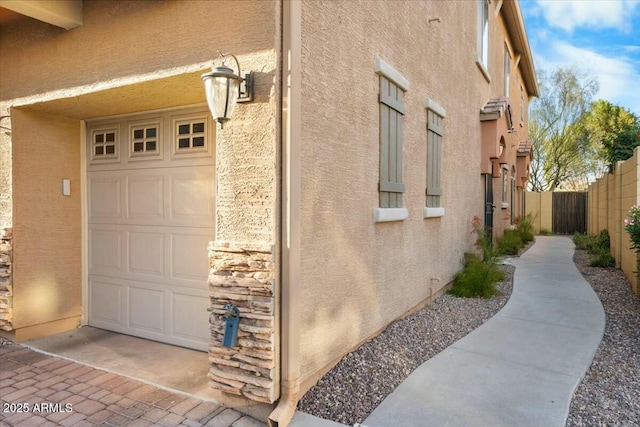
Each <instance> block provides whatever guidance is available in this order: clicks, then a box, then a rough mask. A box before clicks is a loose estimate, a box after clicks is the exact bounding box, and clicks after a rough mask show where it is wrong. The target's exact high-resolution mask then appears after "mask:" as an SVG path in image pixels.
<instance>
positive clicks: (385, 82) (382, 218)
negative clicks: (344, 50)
mask: <svg viewBox="0 0 640 427" xmlns="http://www.w3.org/2000/svg"><path fill="white" fill-rule="evenodd" d="M374 67H375V72H376V74H377V75H378V76H380V94H379V104H380V178H379V187H378V191H379V197H380V201H379V206H380V207H377V208H375V209H374V215H373V219H374V221H375V222H390V221H403V220H405V219H407V218H408V217H409V211H408V210H407V209H406V208H404V207H402V205H403V201H402V195H403V193H404V184H403V182H402V163H403V154H402V125H403V120H404V114H405V108H404V94H405V92H406V91H408V90H409V81H408V80H407V79H406V78H405V77H404V76H403V75H402V74H401V73H400V72H398V71H397V70H396V69H395V68H393V67H392V66H391V65H389V64H387V63H386V62H385V61H383V60H382V59H381V58H380V57H376V58H375V62H374Z"/></svg>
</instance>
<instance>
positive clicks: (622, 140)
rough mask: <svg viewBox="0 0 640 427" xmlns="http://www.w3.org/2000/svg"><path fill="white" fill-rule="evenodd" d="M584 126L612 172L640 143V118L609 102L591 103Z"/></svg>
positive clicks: (601, 157) (600, 156) (599, 154)
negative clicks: (617, 163)
mask: <svg viewBox="0 0 640 427" xmlns="http://www.w3.org/2000/svg"><path fill="white" fill-rule="evenodd" d="M585 127H586V130H587V133H588V135H589V139H590V141H591V144H592V145H593V146H595V147H598V156H599V158H600V159H601V160H602V162H603V163H604V164H605V165H606V166H607V169H608V171H609V172H613V170H614V168H615V164H616V162H618V161H621V160H627V159H628V158H629V157H631V156H632V155H633V149H634V148H636V147H637V146H639V145H640V118H638V117H637V116H635V115H634V114H633V113H631V112H629V111H627V110H625V109H624V107H620V106H617V105H614V104H612V103H610V102H609V101H604V100H598V101H596V102H594V103H593V104H591V111H590V112H589V114H588V115H587V117H586V119H585Z"/></svg>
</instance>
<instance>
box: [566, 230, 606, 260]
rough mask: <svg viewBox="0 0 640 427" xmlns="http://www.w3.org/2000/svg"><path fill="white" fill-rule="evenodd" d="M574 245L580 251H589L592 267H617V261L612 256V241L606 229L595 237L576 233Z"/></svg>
mask: <svg viewBox="0 0 640 427" xmlns="http://www.w3.org/2000/svg"><path fill="white" fill-rule="evenodd" d="M573 243H574V244H575V245H576V248H578V249H586V250H587V251H589V265H591V266H592V267H605V268H606V267H615V266H616V259H615V258H614V257H613V256H612V255H611V240H610V238H609V232H608V231H607V230H606V229H605V230H602V231H600V233H598V234H597V235H595V236H587V235H586V234H579V233H576V234H574V235H573Z"/></svg>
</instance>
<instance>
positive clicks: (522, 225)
mask: <svg viewBox="0 0 640 427" xmlns="http://www.w3.org/2000/svg"><path fill="white" fill-rule="evenodd" d="M516 231H517V232H518V234H519V235H520V239H521V240H522V242H523V243H528V242H532V241H533V216H532V215H531V214H526V215H525V216H523V217H520V218H518V219H517V220H516Z"/></svg>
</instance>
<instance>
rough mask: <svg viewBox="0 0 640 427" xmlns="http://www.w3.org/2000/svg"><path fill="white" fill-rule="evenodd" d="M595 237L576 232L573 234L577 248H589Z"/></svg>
mask: <svg viewBox="0 0 640 427" xmlns="http://www.w3.org/2000/svg"><path fill="white" fill-rule="evenodd" d="M592 239H593V238H592V237H591V236H587V235H586V234H581V233H576V234H574V235H573V244H574V245H576V248H577V249H587V247H588V245H589V243H590V242H591V240H592Z"/></svg>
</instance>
